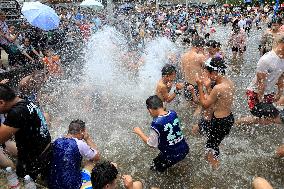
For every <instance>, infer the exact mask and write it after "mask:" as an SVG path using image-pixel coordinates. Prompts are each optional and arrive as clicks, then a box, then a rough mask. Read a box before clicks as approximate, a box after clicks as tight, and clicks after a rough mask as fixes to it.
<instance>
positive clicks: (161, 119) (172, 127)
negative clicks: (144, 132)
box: [147, 110, 188, 156]
mask: <svg viewBox="0 0 284 189" xmlns="http://www.w3.org/2000/svg"><path fill="white" fill-rule="evenodd" d="M151 129H152V130H154V131H155V132H156V134H157V135H154V134H153V132H152V134H151V135H150V138H149V140H148V141H147V143H148V144H149V145H150V146H154V147H158V149H159V150H160V151H161V153H163V154H164V155H169V156H171V155H176V154H179V153H184V151H185V150H187V149H188V145H187V143H186V142H185V139H184V136H183V133H182V131H181V129H180V123H179V119H178V117H177V114H176V112H175V111H172V110H170V111H168V113H167V114H166V115H162V116H158V117H156V118H154V119H153V122H152V124H151ZM157 136H158V138H157ZM157 140H158V144H157Z"/></svg>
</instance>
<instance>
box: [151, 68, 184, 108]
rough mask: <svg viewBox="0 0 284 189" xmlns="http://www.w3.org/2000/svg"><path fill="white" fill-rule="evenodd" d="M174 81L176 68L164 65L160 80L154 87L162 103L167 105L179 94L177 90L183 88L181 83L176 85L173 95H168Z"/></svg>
mask: <svg viewBox="0 0 284 189" xmlns="http://www.w3.org/2000/svg"><path fill="white" fill-rule="evenodd" d="M175 79H176V68H175V67H174V66H173V65H170V64H166V65H165V66H164V67H163V68H162V78H161V79H160V80H159V82H158V84H157V87H156V95H157V96H158V97H159V98H160V99H161V100H162V101H163V102H168V103H169V102H171V101H172V100H173V99H174V98H175V97H176V95H177V94H180V92H179V90H181V89H182V88H183V84H181V83H177V84H176V89H175V91H174V93H173V94H170V91H171V89H172V87H173V82H174V80H175Z"/></svg>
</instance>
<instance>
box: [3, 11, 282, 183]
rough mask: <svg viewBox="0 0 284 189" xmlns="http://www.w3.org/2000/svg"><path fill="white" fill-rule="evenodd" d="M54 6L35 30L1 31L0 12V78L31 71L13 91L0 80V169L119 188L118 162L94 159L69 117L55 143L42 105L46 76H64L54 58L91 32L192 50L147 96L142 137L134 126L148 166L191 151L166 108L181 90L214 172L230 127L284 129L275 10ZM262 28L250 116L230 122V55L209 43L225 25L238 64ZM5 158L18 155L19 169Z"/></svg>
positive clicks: (135, 47)
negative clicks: (52, 27)
mask: <svg viewBox="0 0 284 189" xmlns="http://www.w3.org/2000/svg"><path fill="white" fill-rule="evenodd" d="M57 10H58V14H59V15H60V18H61V24H60V26H59V28H58V29H57V30H56V31H52V32H44V31H41V30H40V29H38V28H34V27H32V26H31V25H30V24H28V23H27V22H25V21H22V22H21V23H20V24H19V25H17V26H16V25H13V24H11V25H9V26H8V25H7V23H6V20H5V13H4V12H0V46H1V47H2V49H3V50H4V51H5V52H6V53H7V54H8V65H3V64H2V66H1V68H2V72H7V71H11V70H14V69H18V68H21V67H24V68H27V69H32V70H31V74H29V75H26V76H25V77H23V78H21V80H20V82H19V83H17V84H16V85H13V86H16V89H14V88H11V87H10V86H9V85H8V84H9V80H8V79H4V80H2V81H1V83H0V113H1V127H0V144H1V146H2V147H1V149H0V166H1V167H12V168H14V169H16V173H17V175H18V177H20V178H23V177H25V176H26V175H29V176H30V177H31V178H32V179H34V180H36V181H37V182H38V181H39V180H41V181H42V183H43V184H44V185H45V186H47V187H48V188H52V189H61V188H62V189H67V188H70V189H71V188H74V189H75V188H95V189H103V188H110V189H112V188H116V185H117V182H116V180H117V179H118V178H119V173H118V167H117V165H116V164H115V162H111V161H101V160H100V159H102V158H101V155H100V152H99V149H98V147H97V145H96V144H95V142H94V140H93V139H92V136H90V135H89V132H88V130H87V128H86V126H85V122H84V121H82V120H79V119H76V118H74V120H73V121H72V122H71V123H70V125H69V127H68V131H67V134H66V136H64V137H62V138H58V139H56V140H54V141H52V140H51V134H50V132H49V127H50V116H49V114H48V113H47V112H43V110H42V108H41V106H42V104H41V103H42V102H41V100H40V91H41V88H42V86H43V85H44V84H45V83H47V82H49V81H50V78H52V79H55V80H59V81H60V79H61V77H63V76H64V66H63V65H62V64H61V61H60V60H61V57H60V56H59V55H61V56H63V54H64V53H62V52H63V51H64V49H63V48H64V46H65V45H71V46H72V45H78V43H80V44H81V45H82V46H84V43H85V42H87V41H88V40H89V38H90V37H91V35H92V33H95V32H97V31H99V30H100V29H101V28H102V27H103V26H104V25H107V24H110V25H113V26H114V27H116V28H117V30H118V31H121V32H123V33H125V35H126V36H128V37H129V38H128V39H129V41H128V43H129V46H130V47H131V51H133V52H136V53H137V54H139V53H141V51H142V49H143V47H144V45H145V43H147V41H150V40H152V39H154V38H155V37H157V36H163V37H167V38H169V39H170V40H172V41H173V42H175V43H181V44H185V45H186V46H187V47H190V48H189V49H184V50H185V51H184V53H183V54H181V56H180V59H179V60H177V59H176V58H173V59H171V60H169V62H170V63H169V64H165V65H164V66H163V68H162V70H161V79H160V80H159V81H157V85H156V90H155V94H153V95H152V96H150V97H149V98H148V99H147V100H146V107H147V110H148V112H149V114H150V115H151V116H152V117H153V121H152V123H151V129H150V133H149V135H147V134H145V133H144V132H143V131H142V129H141V128H139V127H135V128H134V133H135V134H137V135H138V136H139V137H140V138H141V139H142V141H143V142H144V143H146V144H147V145H149V146H150V147H153V148H158V150H159V151H160V153H159V155H158V156H157V157H156V158H155V159H153V164H152V166H151V170H153V171H157V172H164V171H166V170H167V169H168V168H170V167H172V166H174V165H175V164H177V163H178V162H180V161H182V160H184V158H185V157H186V156H187V155H188V154H189V152H190V149H189V145H188V142H187V141H186V139H185V137H184V134H183V132H182V129H181V126H180V120H179V117H178V113H177V112H176V111H174V110H167V103H170V102H171V101H173V100H174V99H175V98H176V96H177V95H181V94H183V96H184V98H185V99H186V101H188V103H189V104H190V105H191V107H194V109H195V111H194V116H196V117H198V118H199V121H198V123H196V124H195V125H194V126H192V134H194V135H198V134H201V135H204V136H205V137H206V138H207V141H206V145H205V156H206V160H208V162H209V164H210V165H211V166H212V167H213V168H214V169H218V168H219V166H220V158H219V157H220V149H219V146H220V144H221V142H222V141H223V139H224V138H225V137H226V136H227V135H229V134H230V131H231V128H232V126H233V125H237V126H242V125H250V124H257V123H260V124H266V125H268V124H283V123H284V111H283V110H279V108H278V107H277V106H278V105H283V104H284V96H283V90H284V33H283V22H282V17H281V14H280V13H279V14H274V13H273V12H272V11H268V12H262V11H261V10H258V9H255V10H245V11H237V10H236V11H233V10H228V9H226V8H220V7H207V8H204V9H201V8H189V9H187V8H185V7H183V6H180V7H168V8H167V7H165V8H161V9H160V10H159V11H153V10H152V9H150V8H145V7H140V8H139V9H137V10H135V9H133V10H130V11H127V12H124V11H123V10H119V9H116V10H115V11H114V12H113V17H112V18H110V19H107V18H106V16H104V15H105V14H103V13H99V14H98V13H94V12H92V11H90V10H88V11H83V10H77V9H73V8H69V9H68V8H64V9H63V8H62V9H61V8H58V9H57ZM266 23H268V25H269V28H268V29H267V30H266V31H265V32H264V34H263V35H262V38H261V43H260V44H259V50H260V54H261V55H262V57H261V58H260V60H259V61H258V63H257V68H256V72H255V78H254V79H253V81H252V82H251V84H250V85H249V86H248V90H247V93H246V94H247V97H248V107H249V110H250V111H251V114H252V116H250V117H242V118H240V119H237V120H236V121H235V118H234V115H233V111H232V106H233V100H234V97H235V91H236V90H235V84H234V82H233V81H232V80H231V79H230V78H229V77H228V76H227V75H226V73H227V67H228V65H227V64H226V59H227V55H226V54H225V53H224V52H223V51H222V48H221V43H220V42H218V41H216V40H212V39H211V37H212V35H214V33H215V32H216V29H215V27H216V26H217V25H218V24H220V25H224V26H225V27H232V32H231V34H230V36H229V39H228V44H227V45H228V47H230V49H231V51H232V54H233V57H232V60H234V61H241V59H242V57H243V53H244V52H245V51H246V46H247V38H248V36H249V35H250V34H251V33H252V32H253V31H252V29H255V30H260V29H262V27H263V26H264V24H266ZM227 25H228V26H227ZM254 25H255V26H254ZM220 40H221V39H220ZM29 66H31V67H32V68H31V67H29ZM138 69H139V67H138ZM176 81H182V82H178V83H177V82H176ZM172 89H174V92H173V93H171V90H172ZM277 155H278V156H279V157H284V146H280V147H279V148H277ZM10 156H11V157H13V156H14V157H16V159H17V161H16V165H15V164H14V162H13V161H12V160H11V159H10V158H9V157H10ZM121 178H122V180H123V183H124V187H125V188H127V189H139V188H143V185H142V182H140V181H135V182H134V181H133V179H132V177H131V176H130V175H123V176H122V177H121ZM253 187H254V188H255V189H264V188H265V189H268V188H269V187H270V188H272V187H271V186H270V184H269V183H268V182H267V181H266V180H264V179H262V178H256V179H255V180H254V181H253Z"/></svg>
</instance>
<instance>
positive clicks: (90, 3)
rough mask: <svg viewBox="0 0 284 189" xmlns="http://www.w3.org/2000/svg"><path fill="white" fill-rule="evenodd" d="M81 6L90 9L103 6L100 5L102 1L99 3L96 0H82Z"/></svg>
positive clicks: (99, 8) (97, 8)
mask: <svg viewBox="0 0 284 189" xmlns="http://www.w3.org/2000/svg"><path fill="white" fill-rule="evenodd" d="M80 6H81V7H85V8H91V9H95V10H101V9H103V8H104V6H103V5H102V3H100V2H99V1H96V0H84V1H83V2H82V3H81V4H80Z"/></svg>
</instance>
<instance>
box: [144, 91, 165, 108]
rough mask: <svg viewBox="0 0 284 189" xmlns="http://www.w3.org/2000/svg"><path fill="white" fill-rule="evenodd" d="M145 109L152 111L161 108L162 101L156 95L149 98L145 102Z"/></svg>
mask: <svg viewBox="0 0 284 189" xmlns="http://www.w3.org/2000/svg"><path fill="white" fill-rule="evenodd" d="M146 107H147V109H153V110H157V109H159V108H163V101H162V100H161V99H160V98H159V97H158V96H157V95H153V96H150V97H149V98H148V99H147V100H146Z"/></svg>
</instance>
